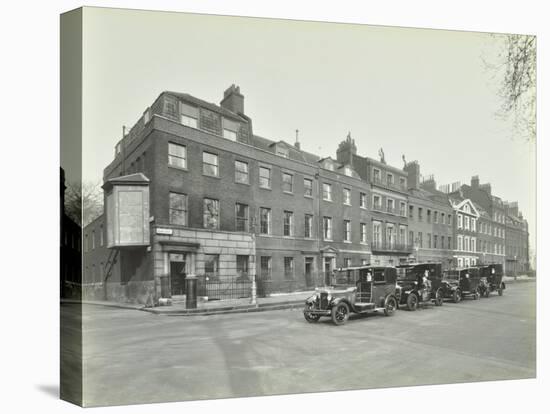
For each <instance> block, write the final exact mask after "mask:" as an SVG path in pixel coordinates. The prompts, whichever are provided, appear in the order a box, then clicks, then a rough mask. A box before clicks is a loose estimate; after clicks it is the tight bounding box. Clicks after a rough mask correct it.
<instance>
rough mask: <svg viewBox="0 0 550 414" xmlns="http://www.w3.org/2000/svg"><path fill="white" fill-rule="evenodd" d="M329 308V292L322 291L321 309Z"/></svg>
mask: <svg viewBox="0 0 550 414" xmlns="http://www.w3.org/2000/svg"><path fill="white" fill-rule="evenodd" d="M327 308H328V293H321V297H320V300H319V309H327Z"/></svg>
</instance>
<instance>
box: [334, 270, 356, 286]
mask: <svg viewBox="0 0 550 414" xmlns="http://www.w3.org/2000/svg"><path fill="white" fill-rule="evenodd" d="M332 283H333V284H334V285H354V284H355V271H354V270H347V269H343V270H336V271H335V272H334V274H333V275H332Z"/></svg>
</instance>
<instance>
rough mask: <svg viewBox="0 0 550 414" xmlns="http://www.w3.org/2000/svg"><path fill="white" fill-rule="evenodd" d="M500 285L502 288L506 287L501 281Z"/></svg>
mask: <svg viewBox="0 0 550 414" xmlns="http://www.w3.org/2000/svg"><path fill="white" fill-rule="evenodd" d="M500 285H501V286H502V290H504V289H506V283H504V282H501V283H500Z"/></svg>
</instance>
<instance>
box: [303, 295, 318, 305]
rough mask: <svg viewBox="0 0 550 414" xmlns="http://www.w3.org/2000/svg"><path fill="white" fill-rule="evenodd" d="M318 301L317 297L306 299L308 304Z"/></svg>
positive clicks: (312, 296)
mask: <svg viewBox="0 0 550 414" xmlns="http://www.w3.org/2000/svg"><path fill="white" fill-rule="evenodd" d="M316 300H317V295H311V296H310V297H309V298H307V299H306V304H307V303H313V302H315V301H316Z"/></svg>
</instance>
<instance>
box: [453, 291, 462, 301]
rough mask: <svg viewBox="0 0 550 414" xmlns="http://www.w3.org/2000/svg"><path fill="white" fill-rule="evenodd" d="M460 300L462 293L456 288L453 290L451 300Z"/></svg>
mask: <svg viewBox="0 0 550 414" xmlns="http://www.w3.org/2000/svg"><path fill="white" fill-rule="evenodd" d="M461 300H462V293H461V292H460V289H456V290H455V291H454V292H453V302H454V303H458V302H460V301H461Z"/></svg>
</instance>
